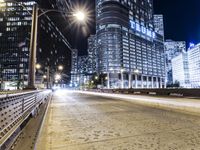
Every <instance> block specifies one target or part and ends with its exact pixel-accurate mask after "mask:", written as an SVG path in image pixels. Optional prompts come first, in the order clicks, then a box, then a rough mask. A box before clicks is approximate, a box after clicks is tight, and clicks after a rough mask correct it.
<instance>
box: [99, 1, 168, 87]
mask: <svg viewBox="0 0 200 150" xmlns="http://www.w3.org/2000/svg"><path fill="white" fill-rule="evenodd" d="M154 18H157V20H156V21H154ZM159 21H160V22H159ZM154 22H156V24H155V25H154ZM158 25H159V26H158ZM155 26H156V27H157V30H155ZM158 28H159V30H158ZM163 29H164V28H163V19H162V18H159V19H158V17H155V16H154V14H153V0H96V36H97V56H98V57H97V58H98V65H97V66H98V72H99V73H104V74H107V76H108V83H107V86H108V88H110V87H111V88H131V87H134V88H159V87H164V78H165V62H164V61H165V60H164V44H163V39H164V37H163V34H162V33H164V31H162V30H163Z"/></svg>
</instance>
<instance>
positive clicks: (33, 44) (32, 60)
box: [27, 4, 38, 89]
mask: <svg viewBox="0 0 200 150" xmlns="http://www.w3.org/2000/svg"><path fill="white" fill-rule="evenodd" d="M37 24H38V6H37V4H34V5H33V13H32V26H31V41H30V50H29V51H30V53H29V75H28V87H27V88H28V89H35V68H36V67H35V64H36V50H37V31H38V26H37Z"/></svg>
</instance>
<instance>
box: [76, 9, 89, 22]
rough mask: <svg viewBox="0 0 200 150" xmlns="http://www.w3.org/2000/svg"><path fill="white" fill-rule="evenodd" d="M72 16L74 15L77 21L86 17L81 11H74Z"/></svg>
mask: <svg viewBox="0 0 200 150" xmlns="http://www.w3.org/2000/svg"><path fill="white" fill-rule="evenodd" d="M73 16H74V17H76V18H77V20H78V21H84V20H85V18H86V16H85V13H84V12H82V11H78V12H76V13H74V14H73Z"/></svg>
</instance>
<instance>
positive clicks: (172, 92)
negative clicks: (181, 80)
mask: <svg viewBox="0 0 200 150" xmlns="http://www.w3.org/2000/svg"><path fill="white" fill-rule="evenodd" d="M89 91H90V90H89ZM91 91H95V92H104V93H120V94H140V95H160V96H182V97H200V89H96V90H95V89H94V90H91Z"/></svg>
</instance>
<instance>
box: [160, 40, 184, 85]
mask: <svg viewBox="0 0 200 150" xmlns="http://www.w3.org/2000/svg"><path fill="white" fill-rule="evenodd" d="M164 45H165V59H166V83H167V85H171V84H173V78H172V59H173V58H174V57H176V56H178V55H179V54H181V53H184V52H186V42H184V41H172V40H166V41H165V43H164Z"/></svg>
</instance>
